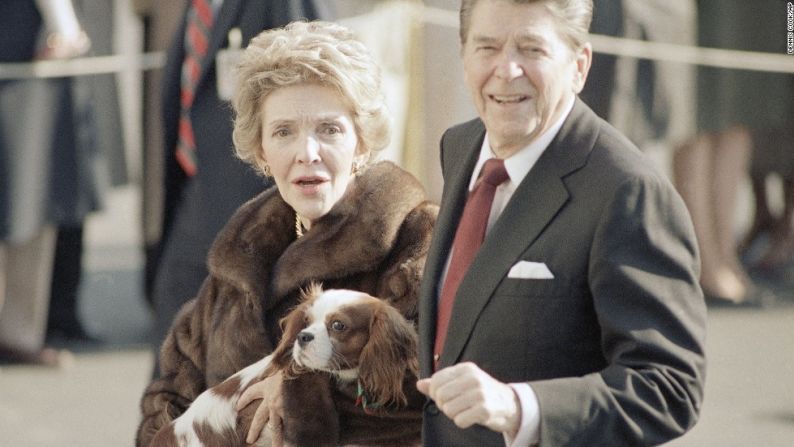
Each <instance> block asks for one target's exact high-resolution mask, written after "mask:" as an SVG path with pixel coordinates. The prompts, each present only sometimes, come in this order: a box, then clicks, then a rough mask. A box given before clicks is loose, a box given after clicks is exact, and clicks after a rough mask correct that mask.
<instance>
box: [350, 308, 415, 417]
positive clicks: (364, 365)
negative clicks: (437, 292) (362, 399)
mask: <svg viewBox="0 0 794 447" xmlns="http://www.w3.org/2000/svg"><path fill="white" fill-rule="evenodd" d="M416 346H417V335H416V330H415V329H414V326H413V325H412V324H411V323H410V322H408V321H407V320H406V319H405V318H403V316H402V315H400V313H399V312H398V311H397V310H396V309H395V308H393V307H392V306H390V305H389V304H387V303H385V302H383V303H382V305H380V306H378V309H377V310H376V311H375V313H374V314H373V318H372V321H371V323H370V330H369V341H368V342H367V344H366V345H365V346H364V349H362V350H361V356H360V357H359V366H358V376H359V380H360V381H361V385H362V387H363V388H364V390H366V392H367V393H369V394H370V397H371V398H372V399H373V401H374V402H377V403H378V404H380V405H387V404H388V403H396V404H398V405H405V404H406V402H407V400H406V398H405V393H404V392H403V381H404V380H405V378H406V372H407V371H410V372H411V373H413V375H415V376H416V375H418V372H419V361H418V358H417V353H416V350H417V347H416Z"/></svg>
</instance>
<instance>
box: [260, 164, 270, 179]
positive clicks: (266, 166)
mask: <svg viewBox="0 0 794 447" xmlns="http://www.w3.org/2000/svg"><path fill="white" fill-rule="evenodd" d="M262 173H263V174H265V177H273V173H272V172H270V165H269V164H267V163H264V164H263V165H262Z"/></svg>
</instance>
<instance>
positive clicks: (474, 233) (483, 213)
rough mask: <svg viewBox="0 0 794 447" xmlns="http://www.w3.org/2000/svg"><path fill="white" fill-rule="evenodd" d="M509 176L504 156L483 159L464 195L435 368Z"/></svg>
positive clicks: (441, 312)
mask: <svg viewBox="0 0 794 447" xmlns="http://www.w3.org/2000/svg"><path fill="white" fill-rule="evenodd" d="M508 178H510V177H509V176H508V175H507V170H506V169H505V163H504V160H500V159H496V158H492V159H490V160H488V161H486V162H485V165H484V166H483V168H482V175H481V176H480V178H479V179H478V180H477V184H476V186H475V187H474V190H472V192H471V194H469V197H468V199H466V206H465V207H464V208H463V215H462V216H461V218H460V222H459V223H458V229H457V231H456V232H455V240H454V241H453V242H452V259H451V260H450V261H449V269H448V270H447V277H446V279H445V280H444V285H443V286H442V288H441V297H440V298H439V300H438V319H437V320H436V341H435V346H434V349H433V351H434V355H433V365H434V369H438V366H439V360H440V359H441V351H442V350H443V349H444V342H445V341H446V338H447V328H448V327H449V320H450V318H451V317H452V306H453V304H454V303H455V295H456V294H457V293H458V287H459V286H460V283H461V282H463V278H464V276H465V275H466V271H468V270H469V266H470V265H471V263H472V261H474V257H475V256H476V255H477V252H478V251H479V250H480V245H482V242H483V240H484V239H485V229H486V227H487V225H488V216H490V214H491V206H492V205H493V199H494V195H495V194H496V187H497V186H499V185H501V184H502V183H504V182H505V180H507V179H508Z"/></svg>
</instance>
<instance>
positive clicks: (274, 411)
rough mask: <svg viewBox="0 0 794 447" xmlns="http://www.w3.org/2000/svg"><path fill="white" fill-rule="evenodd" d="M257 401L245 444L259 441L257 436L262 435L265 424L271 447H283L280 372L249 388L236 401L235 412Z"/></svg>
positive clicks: (282, 407) (282, 408)
mask: <svg viewBox="0 0 794 447" xmlns="http://www.w3.org/2000/svg"><path fill="white" fill-rule="evenodd" d="M259 399H261V400H262V402H261V403H260V404H259V407H258V408H257V409H256V413H255V414H254V419H253V420H252V421H251V428H249V429H248V436H246V438H245V442H246V443H248V444H253V443H254V442H256V440H257V439H259V435H260V434H261V433H262V429H264V428H265V424H267V426H268V428H269V429H270V430H271V431H272V433H271V436H272V442H271V446H272V447H282V446H283V445H284V437H283V435H282V431H281V425H282V413H283V411H284V406H283V402H282V399H281V373H280V372H279V373H276V374H274V375H272V376H270V377H267V378H265V379H264V380H262V381H260V382H257V383H255V384H253V385H251V386H249V387H248V389H246V390H245V391H244V392H243V394H242V395H241V396H240V399H239V400H238V401H237V411H240V410H242V409H243V408H245V407H246V406H247V405H248V404H250V403H251V402H253V401H255V400H259ZM268 421H269V423H268Z"/></svg>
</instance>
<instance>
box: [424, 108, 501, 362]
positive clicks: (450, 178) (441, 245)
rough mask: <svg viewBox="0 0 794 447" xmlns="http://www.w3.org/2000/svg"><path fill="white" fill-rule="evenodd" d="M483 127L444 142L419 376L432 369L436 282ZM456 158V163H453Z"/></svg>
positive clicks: (479, 125) (426, 282)
mask: <svg viewBox="0 0 794 447" xmlns="http://www.w3.org/2000/svg"><path fill="white" fill-rule="evenodd" d="M484 132H485V128H484V127H483V126H482V123H480V122H478V123H477V125H473V126H471V128H470V129H468V130H467V131H466V132H463V133H462V136H461V137H459V138H456V139H455V140H454V141H449V142H445V143H444V146H445V149H444V150H445V157H446V158H447V159H448V160H450V162H449V163H445V164H444V170H445V172H444V178H445V182H444V189H443V192H442V196H441V208H440V210H439V215H438V218H437V220H436V229H435V231H434V232H433V239H432V242H431V243H430V249H429V251H428V254H427V261H426V263H425V266H426V270H425V272H424V275H423V277H422V290H421V296H422V297H425V299H423V300H421V302H420V306H421V308H420V309H419V326H420V328H419V331H420V333H422V334H428V335H426V336H423V337H422V338H421V340H420V356H422V357H423V359H422V360H423V362H420V363H421V364H422V367H423V371H422V375H423V376H425V377H426V376H429V375H430V373H431V372H432V369H431V368H432V365H433V361H432V357H433V343H434V336H435V330H436V302H437V300H438V285H439V281H440V280H441V275H442V274H443V271H444V266H445V265H446V261H447V256H448V254H449V250H450V247H451V246H452V240H453V239H454V238H455V230H456V228H457V223H458V220H459V219H460V215H461V213H462V212H463V207H464V206H465V204H466V198H467V196H468V187H469V180H470V178H471V172H472V171H473V170H474V165H475V164H476V163H477V158H478V156H479V153H480V148H481V147H482V141H483V137H484ZM455 161H458V162H457V163H454V162H455Z"/></svg>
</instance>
